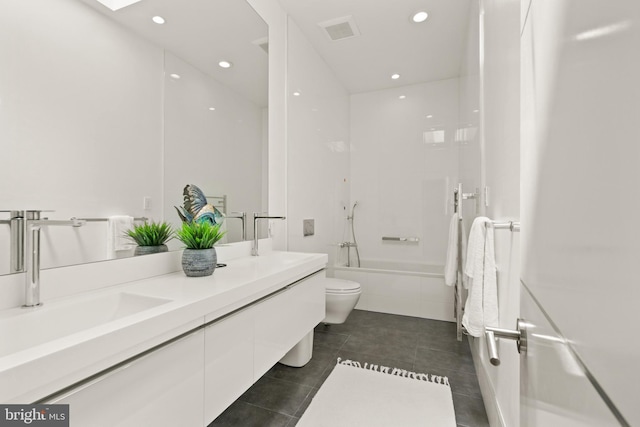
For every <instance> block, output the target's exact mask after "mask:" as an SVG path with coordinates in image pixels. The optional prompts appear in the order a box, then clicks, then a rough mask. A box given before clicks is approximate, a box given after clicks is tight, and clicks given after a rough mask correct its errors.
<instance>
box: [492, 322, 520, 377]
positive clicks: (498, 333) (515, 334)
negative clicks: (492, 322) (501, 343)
mask: <svg viewBox="0 0 640 427" xmlns="http://www.w3.org/2000/svg"><path fill="white" fill-rule="evenodd" d="M526 326H527V324H526V322H525V321H524V320H523V319H518V321H517V322H516V330H511V329H502V328H495V327H493V326H485V327H484V337H485V339H486V342H487V353H489V361H490V362H491V364H492V365H493V366H498V365H500V357H499V356H498V346H497V345H496V339H497V338H504V339H510V340H514V341H516V346H517V348H518V353H526V351H527V328H526Z"/></svg>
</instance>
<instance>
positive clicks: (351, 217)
mask: <svg viewBox="0 0 640 427" xmlns="http://www.w3.org/2000/svg"><path fill="white" fill-rule="evenodd" d="M356 206H358V201H357V200H356V202H355V203H354V204H353V207H352V208H351V216H349V217H348V218H347V219H353V211H355V210H356Z"/></svg>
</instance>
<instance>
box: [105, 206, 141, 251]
mask: <svg viewBox="0 0 640 427" xmlns="http://www.w3.org/2000/svg"><path fill="white" fill-rule="evenodd" d="M131 228H133V217H131V216H126V215H116V216H112V217H109V220H108V226H107V230H108V233H109V234H108V235H107V254H108V256H109V258H116V257H117V254H116V253H115V252H118V251H128V250H131V249H134V248H135V247H136V245H135V244H134V243H133V242H132V241H131V240H129V239H127V238H126V237H125V233H126V231H127V230H129V229H131Z"/></svg>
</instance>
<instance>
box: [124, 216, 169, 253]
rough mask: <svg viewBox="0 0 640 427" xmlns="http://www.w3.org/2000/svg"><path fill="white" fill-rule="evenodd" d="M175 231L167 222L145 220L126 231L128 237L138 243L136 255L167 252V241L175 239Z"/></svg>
mask: <svg viewBox="0 0 640 427" xmlns="http://www.w3.org/2000/svg"><path fill="white" fill-rule="evenodd" d="M173 233H174V232H173V229H172V228H171V225H169V224H167V223H166V222H149V223H147V222H145V223H144V224H141V225H136V226H134V227H133V229H129V230H127V231H126V232H125V234H126V235H127V237H129V238H130V239H131V240H133V241H134V242H136V244H137V245H138V246H136V249H135V251H134V255H147V254H156V253H160V252H167V250H168V249H167V245H166V243H167V242H168V241H169V240H171V239H173Z"/></svg>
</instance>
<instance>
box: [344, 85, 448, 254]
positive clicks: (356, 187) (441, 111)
mask: <svg viewBox="0 0 640 427" xmlns="http://www.w3.org/2000/svg"><path fill="white" fill-rule="evenodd" d="M400 96H405V97H406V98H404V99H400V98H399V97H400ZM427 116H432V117H427ZM457 129H458V79H457V78H456V79H449V80H440V81H435V82H429V83H422V84H417V85H409V86H403V87H399V88H394V89H388V90H381V91H375V92H367V93H361V94H356V95H352V96H351V144H352V152H351V199H352V201H356V200H357V201H358V207H357V208H356V211H355V229H356V237H357V240H358V246H359V248H360V256H361V257H362V258H365V259H381V260H392V261H393V260H395V261H412V262H423V263H427V264H437V265H443V264H444V261H445V254H446V245H447V233H448V224H449V220H450V217H451V214H452V197H453V196H452V190H453V188H454V186H455V183H456V181H457V175H458V142H457V141H456V135H457V134H458V133H457V132H456V131H457ZM347 236H349V235H348V234H347ZM383 236H389V237H417V238H419V239H420V241H419V243H417V244H416V243H398V242H383V241H382V237H383Z"/></svg>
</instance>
